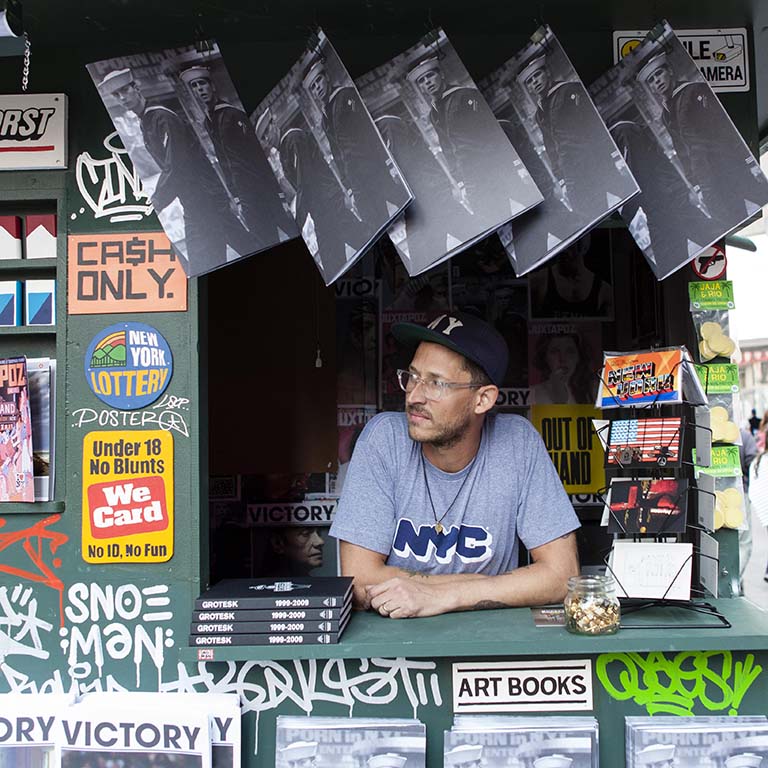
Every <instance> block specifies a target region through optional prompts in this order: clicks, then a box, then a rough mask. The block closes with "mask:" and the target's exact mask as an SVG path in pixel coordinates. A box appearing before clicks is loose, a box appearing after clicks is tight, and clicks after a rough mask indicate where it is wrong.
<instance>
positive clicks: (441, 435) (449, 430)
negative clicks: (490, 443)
mask: <svg viewBox="0 0 768 768" xmlns="http://www.w3.org/2000/svg"><path fill="white" fill-rule="evenodd" d="M406 410H407V412H408V413H411V412H413V413H425V411H424V410H423V409H421V408H414V407H411V408H407V409H406ZM469 424H470V414H469V413H463V414H460V415H459V416H457V418H456V419H454V420H453V421H451V422H450V423H448V424H445V425H444V426H443V427H442V429H440V430H439V431H438V432H437V433H436V434H434V435H432V436H430V437H417V436H416V435H414V434H413V427H412V425H411V424H409V425H408V435H409V437H410V438H411V440H414V441H415V442H417V443H426V444H427V445H431V446H432V447H433V448H442V449H445V448H453V446H454V445H456V444H457V443H459V442H460V441H461V439H462V438H463V437H464V435H465V434H466V433H467V430H468V429H469Z"/></svg>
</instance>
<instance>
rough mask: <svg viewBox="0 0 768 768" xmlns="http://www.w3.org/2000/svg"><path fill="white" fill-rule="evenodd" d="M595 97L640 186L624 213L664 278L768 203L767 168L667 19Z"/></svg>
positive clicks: (600, 83)
mask: <svg viewBox="0 0 768 768" xmlns="http://www.w3.org/2000/svg"><path fill="white" fill-rule="evenodd" d="M590 92H591V94H592V97H593V98H594V100H595V104H596V106H597V108H598V110H599V111H600V114H601V115H602V117H603V120H604V121H605V123H606V125H607V126H608V128H609V130H610V132H611V135H612V136H613V138H614V140H615V141H616V143H617V144H618V146H619V149H620V150H621V152H622V154H623V155H624V157H625V159H626V161H627V164H628V165H629V167H630V168H631V169H632V172H633V173H634V175H635V178H636V179H637V181H638V183H639V184H640V187H641V189H642V192H641V194H639V195H638V196H637V197H635V198H633V199H632V200H630V201H629V203H627V204H626V205H625V206H624V207H623V208H622V210H621V215H622V218H623V219H624V220H625V221H626V222H627V225H628V227H629V230H630V232H631V233H632V236H633V237H634V239H635V242H636V243H637V245H638V246H639V247H640V249H641V250H642V251H643V253H644V254H645V257H646V259H647V260H648V262H649V263H650V266H651V269H652V270H653V273H654V274H655V275H656V278H657V279H659V280H662V279H663V278H665V277H667V276H668V275H670V274H671V273H672V272H674V271H675V270H677V269H679V268H680V267H682V266H683V265H684V264H687V263H688V262H689V261H691V260H692V259H694V258H696V257H697V256H698V255H699V254H700V253H702V252H703V251H704V250H706V249H707V248H708V247H709V246H710V245H712V243H714V242H716V241H717V240H719V239H720V238H722V237H723V236H724V235H725V234H727V233H728V232H730V231H731V230H733V229H735V228H736V227H738V226H739V225H740V224H742V223H743V222H745V221H746V220H747V219H749V218H750V217H752V216H754V215H755V214H756V213H758V212H759V210H760V208H761V207H762V206H764V205H765V204H766V202H768V181H766V178H765V176H763V173H762V171H761V170H760V166H759V165H758V163H757V161H756V160H755V158H754V157H753V156H752V153H751V152H750V151H749V147H747V145H746V143H745V142H744V140H743V139H742V138H741V135H740V134H739V132H738V131H737V130H736V128H735V127H734V125H733V123H732V122H731V120H730V118H729V117H728V115H727V113H726V112H725V110H724V109H723V107H722V105H721V104H720V102H719V101H718V99H717V96H716V95H715V94H714V93H713V91H712V88H711V87H710V86H709V84H708V83H707V82H706V80H705V79H704V77H703V76H702V74H701V72H700V71H699V68H698V67H697V66H696V63H695V62H694V61H693V59H692V58H691V57H690V55H689V54H688V52H687V51H686V49H685V47H684V46H683V45H682V43H681V42H680V41H679V40H678V39H677V37H676V36H675V33H674V32H673V30H672V28H671V27H670V26H669V24H668V23H667V22H662V23H661V24H659V25H657V26H656V27H655V28H654V29H653V30H651V32H650V33H649V34H648V37H646V39H645V40H644V41H643V42H642V43H641V44H640V45H638V46H637V47H636V48H635V49H634V50H633V51H632V52H631V53H630V54H628V55H627V56H626V57H625V58H623V59H622V60H621V61H620V62H619V63H618V64H616V66H614V67H613V68H611V69H610V70H608V72H606V73H605V74H604V75H603V76H602V77H600V78H599V79H598V80H597V81H596V82H594V83H593V84H592V85H591V86H590Z"/></svg>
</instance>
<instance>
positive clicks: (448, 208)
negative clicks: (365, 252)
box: [357, 29, 542, 276]
mask: <svg viewBox="0 0 768 768" xmlns="http://www.w3.org/2000/svg"><path fill="white" fill-rule="evenodd" d="M357 85H358V87H359V88H360V93H361V95H362V97H363V99H364V100H365V103H366V105H367V106H368V109H369V110H370V111H371V114H372V115H373V117H374V119H375V120H376V125H377V126H378V129H379V131H380V132H381V135H382V137H383V138H384V141H385V142H386V143H387V146H388V147H389V149H390V151H391V152H392V154H393V155H394V157H395V160H396V161H397V163H398V165H399V167H400V169H401V171H402V172H403V174H404V175H405V178H406V179H407V180H408V184H409V185H410V186H411V189H412V190H413V192H414V195H415V200H414V202H413V203H412V204H411V206H410V207H409V208H408V209H407V210H406V212H405V215H404V216H403V217H401V218H400V220H399V221H398V222H397V223H396V224H395V225H394V226H393V227H392V228H391V229H390V231H389V236H390V238H391V239H392V242H393V243H394V244H395V246H396V247H397V250H398V252H399V254H400V258H401V259H402V260H403V263H404V264H405V266H406V269H407V270H408V273H409V274H410V275H411V276H414V275H418V274H421V273H422V272H425V271H426V270H427V269H429V268H430V267H433V266H434V265H435V264H438V263H439V262H441V261H443V260H445V259H447V258H450V257H451V256H453V255H454V254H456V253H459V252H460V251H462V250H463V249H465V248H467V247H468V246H470V245H472V243H474V242H476V241H477V240H479V239H480V238H482V237H484V236H485V235H487V234H488V233H490V232H493V231H494V230H496V229H497V228H498V227H499V226H500V225H501V224H503V223H504V222H507V221H509V220H510V219H512V217H514V216H518V215H519V214H521V213H523V212H524V211H526V210H528V209H529V208H531V207H532V206H534V205H536V204H538V203H539V202H541V200H542V197H541V194H540V193H539V191H538V189H537V188H536V185H535V184H534V182H533V179H532V178H531V176H530V174H529V173H528V171H527V170H526V168H525V166H524V165H523V163H522V162H521V161H520V158H519V157H518V155H517V153H516V152H515V150H514V148H513V147H512V146H511V145H510V143H509V141H508V140H507V138H506V137H505V135H504V132H503V131H502V130H501V129H500V127H499V124H498V122H497V121H496V119H495V118H494V116H493V113H492V112H491V110H490V109H489V107H488V104H487V103H486V101H485V99H484V98H483V96H482V94H481V93H480V91H479V90H478V89H477V86H476V85H475V83H474V81H473V80H472V78H471V77H470V75H469V72H467V69H466V67H465V66H464V64H463V62H462V61H461V59H460V58H459V56H458V54H457V53H456V51H455V50H454V48H453V46H452V45H451V43H450V41H449V40H448V38H447V37H446V35H445V33H444V32H443V31H442V30H441V29H438V30H434V31H433V32H430V33H429V34H428V35H427V36H426V37H425V38H423V39H422V40H421V41H420V42H419V43H418V44H417V45H415V46H413V47H412V48H409V49H408V50H407V51H405V52H404V53H402V54H400V55H399V56H396V57H395V58H394V59H392V60H391V61H389V62H387V63H386V64H383V65H382V66H380V67H378V68H377V69H375V70H373V71H371V72H369V73H368V74H367V75H364V76H363V77H361V78H359V79H358V80H357Z"/></svg>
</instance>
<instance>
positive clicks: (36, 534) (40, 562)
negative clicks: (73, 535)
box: [0, 515, 69, 626]
mask: <svg viewBox="0 0 768 768" xmlns="http://www.w3.org/2000/svg"><path fill="white" fill-rule="evenodd" d="M60 519H61V515H51V516H50V517H46V518H44V519H42V520H39V521H38V522H36V523H35V524H34V525H32V526H30V527H29V528H24V529H23V530H21V531H12V532H9V533H0V553H2V552H5V551H6V550H9V552H10V553H15V554H16V555H18V547H14V549H11V547H13V545H15V544H18V545H21V549H22V550H23V551H24V552H25V553H26V555H27V557H28V558H29V560H30V561H31V562H30V566H29V567H28V568H19V567H16V566H13V565H8V564H6V563H3V562H0V573H7V574H10V575H11V576H18V577H19V578H21V579H26V580H27V581H34V582H38V583H41V584H45V586H47V587H50V588H51V589H55V590H57V591H58V593H59V617H60V619H61V626H64V582H63V581H62V580H61V579H60V578H59V577H58V576H57V575H56V574H55V573H54V572H53V569H54V568H60V567H61V558H58V557H54V555H55V554H56V550H57V549H58V548H59V547H60V546H61V545H62V544H65V543H66V542H67V541H69V536H66V535H65V534H63V533H58V532H56V531H50V530H48V528H49V526H53V525H54V524H55V523H57V522H58V521H59V520H60ZM7 522H8V521H7V520H6V519H5V518H2V517H0V528H3V527H4V526H5V524H6V523H7ZM46 555H50V565H49V564H48V562H47V559H46ZM14 559H15V558H14Z"/></svg>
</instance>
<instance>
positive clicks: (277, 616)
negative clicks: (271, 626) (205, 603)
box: [192, 607, 344, 624]
mask: <svg viewBox="0 0 768 768" xmlns="http://www.w3.org/2000/svg"><path fill="white" fill-rule="evenodd" d="M343 613H344V610H343V608H341V607H339V608H287V609H286V608H278V609H275V610H263V611H247V610H245V611H239V610H206V611H194V612H193V613H192V622H193V623H206V624H210V623H215V622H218V623H222V622H231V621H237V622H274V621H318V622H319V621H323V620H325V621H336V622H338V621H339V619H340V618H341V617H342V614H343Z"/></svg>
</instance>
